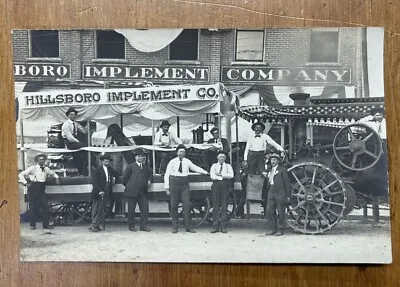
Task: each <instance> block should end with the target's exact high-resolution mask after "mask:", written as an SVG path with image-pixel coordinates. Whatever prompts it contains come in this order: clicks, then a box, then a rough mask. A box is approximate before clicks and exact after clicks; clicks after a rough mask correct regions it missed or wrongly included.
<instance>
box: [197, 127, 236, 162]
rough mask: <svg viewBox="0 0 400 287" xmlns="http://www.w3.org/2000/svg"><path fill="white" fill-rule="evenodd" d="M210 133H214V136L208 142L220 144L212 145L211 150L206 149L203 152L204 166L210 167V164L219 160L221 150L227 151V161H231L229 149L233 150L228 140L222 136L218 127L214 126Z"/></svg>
mask: <svg viewBox="0 0 400 287" xmlns="http://www.w3.org/2000/svg"><path fill="white" fill-rule="evenodd" d="M210 133H211V134H212V136H213V138H212V139H209V140H208V141H207V143H209V144H216V145H218V146H212V147H211V148H210V149H209V150H206V151H205V152H204V153H203V162H204V166H206V167H207V168H210V166H211V165H212V164H213V163H215V162H216V161H217V153H218V152H219V151H221V150H222V151H224V152H225V155H226V161H227V162H229V151H230V150H231V149H230V148H229V144H228V141H227V140H226V139H224V138H220V135H219V129H218V128H216V127H213V128H212V129H211V130H210Z"/></svg>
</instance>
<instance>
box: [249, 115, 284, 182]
mask: <svg viewBox="0 0 400 287" xmlns="http://www.w3.org/2000/svg"><path fill="white" fill-rule="evenodd" d="M251 129H252V130H253V131H254V135H252V136H250V137H249V138H248V139H247V144H246V148H245V150H244V166H247V167H248V174H259V175H261V173H262V171H263V170H264V153H265V151H271V150H270V147H273V148H274V149H276V150H278V151H280V152H281V153H283V152H284V149H283V147H281V146H280V145H279V144H277V143H276V142H275V141H274V140H273V139H272V138H271V137H270V136H269V135H267V134H263V133H262V132H263V131H264V130H265V125H264V124H263V123H262V122H256V123H254V124H253V125H252V126H251Z"/></svg>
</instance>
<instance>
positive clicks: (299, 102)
mask: <svg viewBox="0 0 400 287" xmlns="http://www.w3.org/2000/svg"><path fill="white" fill-rule="evenodd" d="M289 97H290V98H291V99H292V100H293V102H294V105H295V106H304V105H310V104H311V102H310V94H306V93H294V94H290V95H289Z"/></svg>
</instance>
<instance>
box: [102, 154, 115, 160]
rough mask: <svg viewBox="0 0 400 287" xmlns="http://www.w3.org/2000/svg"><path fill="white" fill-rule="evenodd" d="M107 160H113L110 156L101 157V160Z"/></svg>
mask: <svg viewBox="0 0 400 287" xmlns="http://www.w3.org/2000/svg"><path fill="white" fill-rule="evenodd" d="M105 159H108V160H113V159H112V158H111V157H110V156H109V155H101V156H100V160H105Z"/></svg>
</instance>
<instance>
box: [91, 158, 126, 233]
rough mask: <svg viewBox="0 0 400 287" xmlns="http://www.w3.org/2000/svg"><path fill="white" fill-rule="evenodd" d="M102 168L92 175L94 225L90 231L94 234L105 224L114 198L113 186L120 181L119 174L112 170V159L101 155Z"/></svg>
mask: <svg viewBox="0 0 400 287" xmlns="http://www.w3.org/2000/svg"><path fill="white" fill-rule="evenodd" d="M100 160H101V166H100V167H98V168H96V169H95V171H94V172H93V174H92V185H93V189H92V224H91V225H90V227H89V230H90V231H92V232H97V231H101V230H102V228H101V227H100V225H101V224H104V220H105V212H106V206H107V204H108V202H109V201H110V197H111V196H112V185H113V184H114V183H115V181H116V180H117V179H118V177H119V174H118V172H117V171H116V170H114V169H113V168H111V166H110V163H111V160H112V159H111V157H110V156H109V155H101V156H100Z"/></svg>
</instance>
